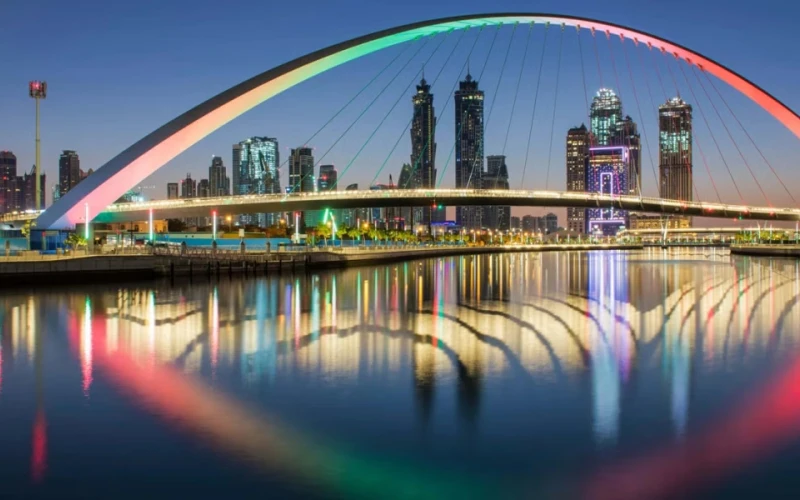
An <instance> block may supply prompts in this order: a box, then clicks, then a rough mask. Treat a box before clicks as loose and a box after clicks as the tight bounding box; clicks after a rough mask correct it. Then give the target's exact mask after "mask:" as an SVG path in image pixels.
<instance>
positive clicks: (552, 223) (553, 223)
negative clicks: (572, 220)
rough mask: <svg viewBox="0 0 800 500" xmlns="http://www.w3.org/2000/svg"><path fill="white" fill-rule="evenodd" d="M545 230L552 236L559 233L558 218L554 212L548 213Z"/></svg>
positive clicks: (545, 217)
mask: <svg viewBox="0 0 800 500" xmlns="http://www.w3.org/2000/svg"><path fill="white" fill-rule="evenodd" d="M543 219H544V229H545V231H546V232H547V234H552V233H555V232H556V231H558V216H557V215H556V214H554V213H553V212H550V213H548V214H547V215H545V216H544V217H543Z"/></svg>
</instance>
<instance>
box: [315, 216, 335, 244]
mask: <svg viewBox="0 0 800 500" xmlns="http://www.w3.org/2000/svg"><path fill="white" fill-rule="evenodd" d="M315 232H316V233H317V235H318V236H320V237H322V238H323V239H324V240H325V246H328V238H330V237H331V234H333V231H332V230H331V228H330V227H329V226H328V225H327V224H325V223H322V222H320V223H319V224H317V227H316V228H315Z"/></svg>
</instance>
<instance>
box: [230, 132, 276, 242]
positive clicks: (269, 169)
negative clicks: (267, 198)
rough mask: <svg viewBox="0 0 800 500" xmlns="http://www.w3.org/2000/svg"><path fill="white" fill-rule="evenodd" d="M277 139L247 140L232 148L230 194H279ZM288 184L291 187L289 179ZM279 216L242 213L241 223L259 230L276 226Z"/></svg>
mask: <svg viewBox="0 0 800 500" xmlns="http://www.w3.org/2000/svg"><path fill="white" fill-rule="evenodd" d="M279 162H280V158H279V152H278V140H277V139H275V138H271V137H251V138H250V139H247V140H245V141H242V142H240V143H239V144H234V146H233V167H232V168H233V172H234V176H233V177H234V186H233V187H234V194H238V195H245V194H279V193H280V192H281V182H280V174H279V172H278V164H279ZM289 180H290V185H291V179H289ZM279 219H280V214H278V213H274V214H245V215H241V216H240V217H239V220H240V222H241V223H242V224H253V225H258V226H260V227H266V226H271V225H274V224H277V223H278V222H279Z"/></svg>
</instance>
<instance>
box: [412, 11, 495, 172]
mask: <svg viewBox="0 0 800 500" xmlns="http://www.w3.org/2000/svg"><path fill="white" fill-rule="evenodd" d="M501 26H502V23H501V24H499V25H498V26H497V30H496V31H495V34H494V37H493V38H492V44H491V45H490V47H489V54H491V52H492V47H494V42H495V40H497V31H500V27H501ZM485 27H486V24H483V25H481V27H480V29H479V30H478V34H477V35H475V40H474V41H473V42H472V46H471V47H470V49H469V53H468V54H467V58H466V59H465V60H464V64H463V65H462V66H461V71H460V72H459V74H458V77H456V81H455V82H454V83H453V87H452V88H451V89H450V93H449V94H448V95H452V94H453V92H455V90H456V86H457V85H458V79H459V78H460V76H461V73H463V72H464V69H465V68H467V69H468V68H469V59H470V57H472V52H473V51H474V50H475V46H476V45H477V44H478V40H479V39H480V35H481V33H482V32H483V28H485ZM486 57H487V58H488V57H489V55H488V54H487V56H486ZM484 67H486V65H485V64H484ZM443 68H444V67H443ZM481 74H482V70H481ZM437 77H438V76H437ZM448 104H450V99H446V100H445V102H444V106H443V107H442V110H441V112H440V114H439V116H443V115H444V110H446V109H447V105H448ZM411 119H412V120H413V119H414V118H413V117H412V118H411ZM438 128H439V120H436V121H435V122H434V124H433V133H432V134H431V135H430V136H428V139H427V140H426V141H425V146H424V147H423V148H422V151H420V153H419V157H417V159H416V160H414V164H413V165H412V166H411V175H409V176H408V180H407V181H406V185H405V187H408V183H409V182H410V181H411V179H413V178H414V175H415V173H416V171H417V168H418V166H419V164H420V162H421V161H422V156H423V154H424V153H425V151H426V150H427V149H428V148H429V147H431V144H430V142H431V139H432V138H433V137H434V136H435V135H436V129H438Z"/></svg>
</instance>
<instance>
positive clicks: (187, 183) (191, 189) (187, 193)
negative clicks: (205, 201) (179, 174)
mask: <svg viewBox="0 0 800 500" xmlns="http://www.w3.org/2000/svg"><path fill="white" fill-rule="evenodd" d="M181 198H197V181H196V180H194V179H192V174H186V178H185V179H182V180H181Z"/></svg>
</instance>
